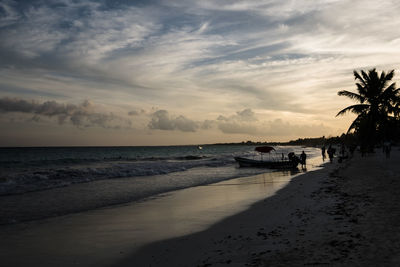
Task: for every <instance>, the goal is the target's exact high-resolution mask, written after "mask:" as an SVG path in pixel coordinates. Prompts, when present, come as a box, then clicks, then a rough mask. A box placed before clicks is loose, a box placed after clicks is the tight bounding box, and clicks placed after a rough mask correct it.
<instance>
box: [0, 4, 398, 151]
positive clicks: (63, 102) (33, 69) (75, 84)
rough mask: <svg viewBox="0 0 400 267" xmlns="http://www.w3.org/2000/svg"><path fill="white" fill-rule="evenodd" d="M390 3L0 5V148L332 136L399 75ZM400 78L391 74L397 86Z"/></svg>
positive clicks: (394, 7) (395, 15)
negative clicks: (365, 80)
mask: <svg viewBox="0 0 400 267" xmlns="http://www.w3.org/2000/svg"><path fill="white" fill-rule="evenodd" d="M399 11H400V2H399V1H395V0H393V1H392V0H381V1H370V0H363V1H360V0H314V1H309V0H307V1H306V0H304V1H294V0H257V1H237V0H229V1H228V0H219V1H210V0H202V1H198V0H187V1H178V0H159V1H157V0H148V1H144V0H142V1H127V0H120V1H118V0H116V1H73V0H60V1H51V0H48V1H46V0H43V1H35V0H33V1H12V0H1V1H0V128H1V131H0V146H70V145H73V146H82V145H88V146H92V145H93V146H94V145H97V146H112V145H116V146H125V145H126V146H129V145H184V144H205V143H224V142H241V141H247V140H252V141H288V140H293V139H297V138H304V137H320V136H336V135H340V134H341V133H343V132H346V130H347V128H348V127H349V125H350V123H351V121H352V119H354V116H353V115H351V114H349V115H346V116H342V117H336V114H337V112H338V111H339V110H341V109H343V108H344V107H346V106H348V105H350V104H352V103H353V102H351V100H349V99H346V98H345V97H340V96H337V92H338V91H339V90H350V91H355V90H356V87H355V85H354V83H355V81H354V76H353V70H368V69H371V68H377V70H378V71H382V70H384V71H389V70H392V69H395V70H396V75H399V74H398V71H397V70H398V67H399V63H400V49H399V48H400V30H399V29H400V16H399V15H398V14H399ZM397 78H398V76H395V78H394V81H396V80H397Z"/></svg>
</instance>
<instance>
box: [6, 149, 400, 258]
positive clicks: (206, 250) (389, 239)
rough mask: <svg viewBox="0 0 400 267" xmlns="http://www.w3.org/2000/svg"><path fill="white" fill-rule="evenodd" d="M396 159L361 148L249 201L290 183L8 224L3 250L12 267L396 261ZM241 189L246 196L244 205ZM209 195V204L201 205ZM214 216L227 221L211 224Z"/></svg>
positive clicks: (191, 193)
mask: <svg viewBox="0 0 400 267" xmlns="http://www.w3.org/2000/svg"><path fill="white" fill-rule="evenodd" d="M399 161H400V150H399V148H398V147H395V148H394V149H393V151H392V157H391V158H390V159H386V158H385V157H384V155H383V154H382V152H381V151H379V150H377V152H376V153H375V154H371V155H369V156H367V157H364V158H361V156H360V155H359V154H358V153H356V154H355V155H354V157H353V158H352V159H349V160H347V161H344V162H342V163H341V164H339V163H336V162H335V163H333V164H330V163H326V164H325V167H324V168H322V169H319V170H314V171H310V172H307V173H303V174H301V175H297V176H296V177H294V178H292V179H290V181H289V180H287V181H286V182H288V184H287V185H284V186H282V187H280V189H279V188H278V189H279V190H278V191H276V192H275V193H273V195H272V196H269V197H268V196H267V197H266V196H265V195H264V197H261V198H260V199H261V200H255V201H252V200H249V199H248V198H249V196H251V197H253V196H254V193H255V192H256V191H254V189H255V188H260V189H261V187H263V186H265V182H267V183H272V185H275V184H276V186H279V184H280V183H281V182H285V181H280V180H279V179H277V180H274V179H273V178H272V179H270V178H267V181H266V180H265V179H266V177H264V180H263V179H261V180H260V177H258V178H257V177H253V178H252V179H253V180H252V179H250V180H246V179H249V177H247V178H242V179H243V180H242V181H241V182H238V181H239V180H240V179H235V181H237V183H233V182H232V180H229V181H225V182H221V183H218V184H214V185H207V186H198V187H194V188H189V189H184V190H178V191H174V192H170V193H168V194H165V195H162V196H160V197H159V198H156V199H152V200H150V201H145V202H142V203H140V202H139V203H134V204H127V205H119V206H118V205H117V206H112V207H108V208H102V209H98V210H93V211H88V212H83V213H79V214H71V215H66V216H60V217H56V218H49V219H45V220H40V221H35V222H30V223H21V224H16V225H4V226H1V227H0V238H1V240H3V242H0V247H1V249H0V256H1V257H2V258H3V259H5V260H4V261H3V262H4V263H5V264H7V263H8V265H10V266H26V265H27V264H28V263H29V264H35V263H38V264H39V263H40V264H41V266H54V265H57V266H73V265H81V266H226V265H227V264H229V265H230V266H299V265H317V266H320V265H330V266H397V265H399V263H400V253H399V252H400V242H399V241H398V240H400V224H399V223H398V221H399V219H400V209H399V208H397V203H398V202H399V201H400V195H399V194H398V192H399V190H400V179H399V178H400V176H399V173H400V166H399V164H398V162H399ZM254 179H255V180H254ZM257 179H258V180H257ZM268 179H269V180H268ZM263 183H264V184H263ZM254 186H256V187H254ZM232 189H235V190H237V191H236V193H234V192H235V191H232ZM260 192H261V193H262V191H260ZM236 194H240V195H241V196H242V197H243V201H239V202H238V203H237V204H236V203H234V202H233V201H234V200H237V199H238V196H239V195H236ZM262 194H265V193H262ZM260 196H261V195H260ZM188 200H190V201H191V202H190V201H188ZM222 200H224V201H225V202H224V203H225V204H223V205H222V206H221V207H219V206H218V204H220V203H221V201H222ZM168 201H172V202H169V203H167V202H168ZM202 201H205V202H208V203H209V204H210V203H211V204H212V205H211V206H209V207H208V208H207V209H204V205H203V204H204V203H202ZM171 203H174V204H173V205H171ZM251 203H254V204H251ZM195 204H196V205H195ZM213 205H214V206H213ZM172 207H174V208H173V209H172ZM179 207H180V208H179ZM138 208H139V209H138ZM227 208H228V210H229V209H231V210H236V212H233V214H234V215H232V213H231V214H229V213H227ZM132 209H133V210H132ZM171 215H172V220H169V217H171ZM215 216H221V219H215V221H216V222H212V221H213V220H214V217H215ZM138 218H145V220H144V221H142V223H141V224H137V221H136V220H137V219H138ZM149 226H151V227H152V228H148V227H149ZM143 227H146V229H148V230H147V232H146V231H144V230H143V229H144V228H143ZM139 240H144V241H143V242H139ZM138 242H139V243H138Z"/></svg>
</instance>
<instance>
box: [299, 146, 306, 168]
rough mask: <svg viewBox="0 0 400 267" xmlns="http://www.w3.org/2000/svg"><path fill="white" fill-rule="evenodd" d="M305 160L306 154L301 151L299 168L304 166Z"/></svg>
mask: <svg viewBox="0 0 400 267" xmlns="http://www.w3.org/2000/svg"><path fill="white" fill-rule="evenodd" d="M306 160H307V155H306V153H304V150H303V152H302V153H301V155H300V163H301V168H302V169H304V167H305V166H306Z"/></svg>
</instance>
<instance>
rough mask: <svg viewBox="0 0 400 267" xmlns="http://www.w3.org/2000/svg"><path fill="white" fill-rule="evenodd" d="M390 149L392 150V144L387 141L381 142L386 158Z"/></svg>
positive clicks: (388, 156)
mask: <svg viewBox="0 0 400 267" xmlns="http://www.w3.org/2000/svg"><path fill="white" fill-rule="evenodd" d="M390 150H392V146H391V144H390V142H389V141H386V142H384V143H383V151H384V152H385V154H386V158H387V159H388V158H390Z"/></svg>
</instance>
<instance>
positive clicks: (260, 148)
mask: <svg viewBox="0 0 400 267" xmlns="http://www.w3.org/2000/svg"><path fill="white" fill-rule="evenodd" d="M254 150H255V151H258V152H261V153H269V152H271V151H272V150H275V149H274V148H273V147H272V146H258V147H256V148H255V149H254Z"/></svg>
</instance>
